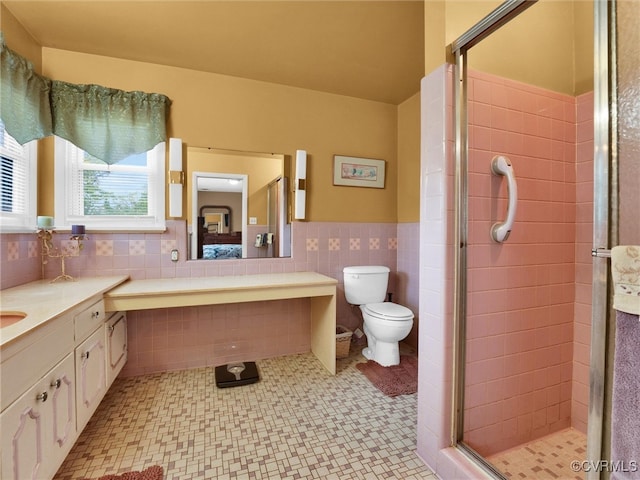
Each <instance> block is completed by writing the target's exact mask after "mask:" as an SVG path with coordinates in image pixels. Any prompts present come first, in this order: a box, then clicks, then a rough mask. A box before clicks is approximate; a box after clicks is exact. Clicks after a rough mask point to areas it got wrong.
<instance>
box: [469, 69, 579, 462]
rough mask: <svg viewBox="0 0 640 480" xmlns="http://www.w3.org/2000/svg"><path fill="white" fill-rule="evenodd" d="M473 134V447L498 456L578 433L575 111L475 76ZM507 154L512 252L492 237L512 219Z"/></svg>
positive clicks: (535, 91) (569, 100) (571, 104)
mask: <svg viewBox="0 0 640 480" xmlns="http://www.w3.org/2000/svg"><path fill="white" fill-rule="evenodd" d="M469 125H470V127H469V240H470V241H469V248H468V266H469V270H468V291H469V294H468V320H467V321H468V326H467V332H468V337H467V365H466V386H465V396H466V398H465V441H467V442H468V443H469V444H470V445H472V446H473V447H474V448H475V449H476V450H477V451H478V452H480V453H481V454H482V455H489V454H492V453H494V452H497V451H502V450H504V449H507V448H510V447H513V446H515V445H518V444H522V443H524V442H526V441H529V440H531V439H534V438H537V437H540V436H542V435H545V434H548V433H551V432H553V431H556V430H559V429H562V428H565V427H568V426H569V425H570V422H571V393H572V380H571V379H572V368H573V344H572V342H573V333H574V327H573V319H574V303H573V302H574V296H575V287H574V279H575V256H576V249H575V240H576V227H575V220H576V168H575V158H576V100H575V98H574V97H570V96H565V95H560V94H557V93H553V92H550V91H546V90H542V89H539V88H535V87H531V86H528V85H524V84H520V83H517V82H513V81H510V80H505V79H501V78H497V77H493V76H490V75H487V74H484V73H479V72H472V73H470V82H469ZM498 154H502V155H507V156H508V157H509V158H510V159H511V161H512V164H513V168H514V172H515V175H516V177H517V181H518V196H519V201H518V209H517V219H516V223H515V225H514V227H513V230H512V232H511V235H510V237H509V239H508V241H507V242H505V243H503V244H497V243H494V242H493V241H492V240H491V239H490V236H489V232H490V229H491V225H492V224H493V223H494V222H496V221H502V219H503V218H504V215H505V212H506V185H505V181H504V179H503V178H502V177H497V176H493V175H491V173H490V162H491V160H492V158H493V156H494V155H498ZM496 199H498V200H496Z"/></svg>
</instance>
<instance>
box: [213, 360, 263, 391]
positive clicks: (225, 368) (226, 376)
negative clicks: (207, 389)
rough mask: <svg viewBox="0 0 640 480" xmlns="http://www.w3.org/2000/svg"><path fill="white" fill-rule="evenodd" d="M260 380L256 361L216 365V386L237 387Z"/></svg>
mask: <svg viewBox="0 0 640 480" xmlns="http://www.w3.org/2000/svg"><path fill="white" fill-rule="evenodd" d="M258 380H260V374H259V373H258V367H257V365H256V362H237V363H229V364H228V365H220V366H219V367H216V386H217V387H218V388H227V387H239V386H241V385H249V384H251V383H256V382H257V381H258Z"/></svg>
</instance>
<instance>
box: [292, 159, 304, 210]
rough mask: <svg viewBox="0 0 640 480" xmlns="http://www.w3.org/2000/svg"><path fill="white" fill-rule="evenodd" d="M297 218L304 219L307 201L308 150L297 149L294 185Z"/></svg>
mask: <svg viewBox="0 0 640 480" xmlns="http://www.w3.org/2000/svg"><path fill="white" fill-rule="evenodd" d="M294 198H295V212H294V218H295V219H296V220H304V217H305V211H306V203H307V152H306V150H296V183H295V185H294Z"/></svg>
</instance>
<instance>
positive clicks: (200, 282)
mask: <svg viewBox="0 0 640 480" xmlns="http://www.w3.org/2000/svg"><path fill="white" fill-rule="evenodd" d="M337 283H338V282H337V280H336V279H335V278H331V277H328V276H326V275H322V274H320V273H316V272H293V273H264V274H255V275H229V276H222V277H184V278H159V279H147V280H131V281H129V282H126V283H124V284H122V285H120V286H119V287H117V288H114V289H113V290H111V291H109V292H108V293H107V294H106V295H105V304H106V308H107V310H144V309H150V308H164V307H181V306H194V305H210V304H217V303H235V302H250V301H261V300H275V299H282V298H299V297H313V296H321V295H335V288H336V284H337Z"/></svg>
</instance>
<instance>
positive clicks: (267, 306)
mask: <svg viewBox="0 0 640 480" xmlns="http://www.w3.org/2000/svg"><path fill="white" fill-rule="evenodd" d="M417 225H418V224H402V226H401V227H400V228H399V227H398V225H396V224H390V223H389V224H388V223H384V224H379V223H375V224H372V223H324V222H323V223H320V222H295V223H293V233H292V235H293V256H292V258H284V259H245V260H222V261H220V260H218V261H215V260H200V261H186V260H185V259H186V252H187V248H186V245H187V240H186V234H185V232H186V226H185V222H184V221H168V222H167V230H166V232H165V233H163V234H134V233H129V234H119V233H89V235H88V237H89V238H88V239H87V240H86V241H85V242H84V246H83V249H82V251H80V253H79V254H78V255H77V256H72V257H70V258H68V259H67V261H66V271H67V273H69V274H70V275H73V276H75V277H77V278H80V279H81V278H82V277H86V276H105V275H129V276H130V277H131V278H133V279H146V278H174V277H198V276H224V275H244V274H257V273H279V272H293V271H316V272H319V273H322V274H325V275H328V276H331V277H333V278H336V279H337V280H338V282H339V283H338V302H337V318H338V322H339V323H341V324H344V325H346V326H347V327H349V328H351V329H355V328H357V327H361V315H360V311H359V309H358V308H357V307H352V306H350V305H348V304H347V303H346V301H345V299H344V289H343V286H342V285H343V282H342V269H343V268H344V267H345V266H348V265H374V264H378V265H386V266H388V267H389V268H390V269H391V271H392V275H391V279H390V286H389V291H390V292H392V293H393V298H394V300H396V301H400V300H403V299H406V300H408V301H411V302H414V303H411V304H408V306H409V307H410V308H413V309H414V311H415V313H416V315H417V308H416V307H417V301H416V294H415V291H416V290H417V271H416V268H415V266H412V264H411V262H412V261H413V262H414V263H415V251H411V250H410V249H415V245H417V239H416V238H414V237H413V236H414V235H417V230H418V228H417ZM54 244H55V245H56V247H57V248H58V249H60V250H62V251H70V249H71V248H72V247H73V244H72V242H70V241H69V240H68V239H67V236H66V234H63V233H58V234H55V235H54ZM399 245H406V246H407V247H408V249H407V251H406V252H400V251H399V250H398V247H399ZM0 248H1V250H0V257H1V258H2V288H9V287H11V286H15V285H19V284H22V283H25V282H28V281H33V280H38V279H40V278H42V267H41V261H40V260H41V259H40V245H39V243H38V242H37V238H36V235H35V234H32V235H26V234H25V235H12V234H3V235H0ZM174 248H175V249H178V251H179V252H180V260H179V261H178V262H172V261H171V259H170V252H171V250H173V249H174ZM399 259H400V263H401V265H402V267H401V269H400V270H398V268H397V266H398V261H399ZM412 259H413V260H412ZM59 273H60V261H59V260H57V259H50V260H49V262H48V263H47V265H45V268H44V278H54V277H55V276H56V275H58V274H59ZM258 305H259V308H257V306H256V305H253V304H237V305H228V306H216V307H198V308H171V309H157V310H148V311H144V312H130V313H129V319H130V323H129V353H130V357H129V361H128V363H127V365H126V367H125V370H124V371H123V374H124V375H137V374H141V373H149V372H157V371H165V370H175V369H181V368H191V367H197V366H204V365H214V364H223V363H228V362H229V361H235V360H239V359H242V358H244V359H246V360H249V359H248V358H247V356H251V357H252V359H256V358H265V357H269V356H276V355H284V354H290V353H299V352H304V351H308V350H309V348H310V347H309V346H310V343H309V342H310V336H309V328H310V324H309V321H310V320H309V306H308V301H306V300H304V299H301V300H289V301H278V302H266V303H261V304H258ZM415 324H416V325H417V317H416V321H415ZM256 325H258V329H259V330H260V329H263V328H265V327H264V326H265V325H268V326H269V328H267V329H266V330H264V331H261V333H260V335H256ZM273 327H278V328H273ZM416 329H417V328H416ZM258 337H259V340H258V339H257V338H258ZM416 337H417V336H416V335H413V336H412V338H413V341H415V339H416ZM354 340H355V338H354ZM414 346H416V345H415V344H414Z"/></svg>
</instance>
